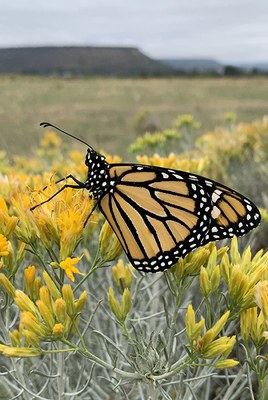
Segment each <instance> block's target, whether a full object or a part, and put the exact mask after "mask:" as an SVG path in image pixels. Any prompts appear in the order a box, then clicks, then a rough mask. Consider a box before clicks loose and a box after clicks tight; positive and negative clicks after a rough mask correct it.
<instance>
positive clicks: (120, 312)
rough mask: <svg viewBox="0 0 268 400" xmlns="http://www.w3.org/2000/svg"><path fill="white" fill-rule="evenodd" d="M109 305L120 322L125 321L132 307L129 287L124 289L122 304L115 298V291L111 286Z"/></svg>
mask: <svg viewBox="0 0 268 400" xmlns="http://www.w3.org/2000/svg"><path fill="white" fill-rule="evenodd" d="M108 300H109V305H110V309H111V311H112V313H113V314H114V315H115V317H116V319H117V320H118V322H119V323H121V324H122V323H123V322H124V321H125V319H126V317H127V314H128V313H129V311H130V309H131V296H130V291H129V289H128V288H126V289H125V290H124V293H123V296H122V301H121V304H119V303H118V301H117V300H116V298H115V295H114V291H113V289H112V288H111V287H110V288H109V293H108Z"/></svg>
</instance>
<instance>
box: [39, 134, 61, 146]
mask: <svg viewBox="0 0 268 400" xmlns="http://www.w3.org/2000/svg"><path fill="white" fill-rule="evenodd" d="M61 142H62V140H61V138H60V137H59V136H58V135H57V134H56V133H55V132H54V131H48V132H46V133H45V135H44V137H43V139H42V140H41V141H40V146H41V147H45V148H53V147H59V146H60V145H61Z"/></svg>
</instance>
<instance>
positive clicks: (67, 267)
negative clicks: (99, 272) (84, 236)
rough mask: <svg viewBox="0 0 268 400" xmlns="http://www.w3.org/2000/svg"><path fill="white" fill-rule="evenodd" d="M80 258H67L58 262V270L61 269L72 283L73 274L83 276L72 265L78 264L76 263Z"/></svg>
mask: <svg viewBox="0 0 268 400" xmlns="http://www.w3.org/2000/svg"><path fill="white" fill-rule="evenodd" d="M81 258H82V257H79V258H78V257H75V258H70V257H67V258H66V259H65V260H63V261H61V262H60V264H59V265H60V268H61V269H63V270H64V271H65V273H66V275H67V276H68V278H69V279H70V280H71V281H72V282H74V274H79V275H85V274H84V273H82V272H80V271H79V269H78V268H76V267H75V266H74V265H75V264H77V263H78V261H80V260H81Z"/></svg>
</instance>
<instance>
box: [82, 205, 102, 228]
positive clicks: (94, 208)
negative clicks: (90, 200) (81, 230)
mask: <svg viewBox="0 0 268 400" xmlns="http://www.w3.org/2000/svg"><path fill="white" fill-rule="evenodd" d="M98 204H99V202H98V201H96V203H95V204H94V206H93V208H92V210H91V211H90V213H89V214H88V216H87V219H86V220H85V222H84V225H83V226H84V227H85V226H86V224H87V223H88V220H89V218H90V217H91V215H92V214H93V212H94V211H95V210H96V208H97V205H98Z"/></svg>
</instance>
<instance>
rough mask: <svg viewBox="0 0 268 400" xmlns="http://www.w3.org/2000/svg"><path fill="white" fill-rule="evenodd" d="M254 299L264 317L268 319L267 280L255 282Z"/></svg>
mask: <svg viewBox="0 0 268 400" xmlns="http://www.w3.org/2000/svg"><path fill="white" fill-rule="evenodd" d="M255 299H256V302H257V304H258V306H259V307H260V309H261V310H262V312H263V314H264V316H265V318H266V319H268V281H264V282H259V283H257V285H256V290H255Z"/></svg>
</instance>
